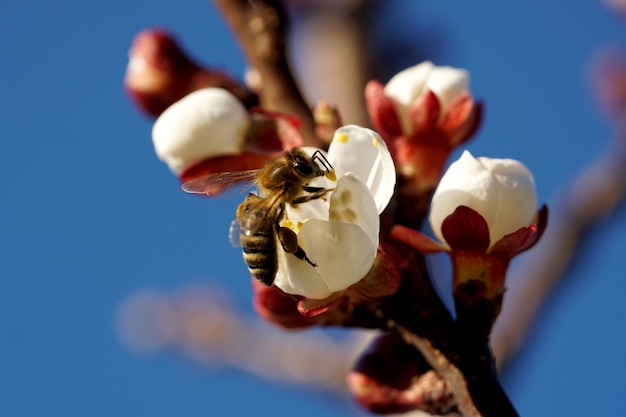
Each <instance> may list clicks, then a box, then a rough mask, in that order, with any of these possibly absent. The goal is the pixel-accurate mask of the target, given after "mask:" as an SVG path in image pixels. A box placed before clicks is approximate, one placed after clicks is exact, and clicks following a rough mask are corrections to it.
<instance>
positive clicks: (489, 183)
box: [429, 151, 537, 247]
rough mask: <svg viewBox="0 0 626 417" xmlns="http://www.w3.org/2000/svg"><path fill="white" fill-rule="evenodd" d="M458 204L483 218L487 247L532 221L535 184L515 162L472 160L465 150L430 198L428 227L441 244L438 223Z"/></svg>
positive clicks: (441, 236)
mask: <svg viewBox="0 0 626 417" xmlns="http://www.w3.org/2000/svg"><path fill="white" fill-rule="evenodd" d="M460 205H464V206H467V207H470V208H471V209H473V210H475V211H477V212H478V213H479V214H480V215H481V216H482V217H483V218H484V219H485V221H486V222H487V225H488V226H489V238H490V247H491V246H493V244H494V243H496V242H497V241H498V240H500V239H501V238H502V237H504V236H506V235H508V234H509V233H513V232H515V231H517V230H519V229H520V228H522V227H525V226H528V225H529V224H530V223H531V222H532V221H533V219H534V217H535V216H536V215H537V195H536V191H535V181H534V179H533V176H532V174H531V172H530V171H529V170H528V168H526V166H525V165H524V164H522V163H521V162H519V161H516V160H513V159H492V158H485V157H481V158H478V159H476V158H474V157H473V156H472V154H470V153H469V152H468V151H465V152H463V154H462V155H461V157H460V158H459V159H458V160H457V161H455V162H454V163H452V164H451V165H450V167H449V168H448V170H447V171H446V173H445V174H444V176H443V177H442V178H441V181H440V183H439V186H438V187H437V190H436V191H435V194H434V195H433V198H432V202H431V207H430V217H429V221H430V226H431V228H432V230H433V233H434V234H435V235H436V236H437V237H438V238H439V239H440V240H441V241H442V242H445V239H444V238H443V235H442V233H441V224H442V222H443V221H444V219H445V218H446V217H447V216H449V215H450V214H452V213H453V212H454V210H456V208H457V207H458V206H460Z"/></svg>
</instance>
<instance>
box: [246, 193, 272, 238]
mask: <svg viewBox="0 0 626 417" xmlns="http://www.w3.org/2000/svg"><path fill="white" fill-rule="evenodd" d="M252 196H254V195H248V197H247V199H248V200H250V199H251V197H252ZM254 197H255V198H254V200H252V201H247V202H244V203H242V204H244V206H243V209H242V210H241V212H239V213H238V216H237V219H238V220H239V226H240V227H241V231H242V233H243V234H244V235H246V236H252V235H254V234H256V233H257V232H258V231H259V229H261V227H262V226H263V224H264V223H265V222H266V221H272V222H274V221H275V219H268V217H271V216H272V215H270V213H274V211H275V210H276V209H277V208H276V204H277V203H278V202H279V201H280V197H281V195H280V193H276V194H274V195H273V196H271V197H268V198H260V197H256V196H254Z"/></svg>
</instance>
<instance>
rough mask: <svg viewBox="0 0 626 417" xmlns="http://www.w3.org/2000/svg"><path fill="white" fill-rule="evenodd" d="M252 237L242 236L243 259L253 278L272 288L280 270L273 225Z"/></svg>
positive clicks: (270, 224)
mask: <svg viewBox="0 0 626 417" xmlns="http://www.w3.org/2000/svg"><path fill="white" fill-rule="evenodd" d="M268 225H269V227H263V228H262V229H261V230H259V231H257V232H256V234H254V235H252V236H245V235H241V247H242V249H243V259H244V261H246V264H248V269H249V270H250V273H251V274H252V276H254V277H255V278H256V279H258V280H259V281H261V282H262V283H263V284H265V285H267V286H271V285H272V283H273V282H274V277H275V276H276V271H277V269H278V260H277V257H276V238H275V235H274V227H273V224H272V223H268Z"/></svg>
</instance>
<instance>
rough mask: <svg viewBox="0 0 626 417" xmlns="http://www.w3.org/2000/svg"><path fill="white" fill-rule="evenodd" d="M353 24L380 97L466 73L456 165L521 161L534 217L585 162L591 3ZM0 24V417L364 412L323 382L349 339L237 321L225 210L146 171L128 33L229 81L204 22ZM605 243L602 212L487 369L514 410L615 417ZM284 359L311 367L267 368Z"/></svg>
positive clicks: (391, 4)
mask: <svg viewBox="0 0 626 417" xmlns="http://www.w3.org/2000/svg"><path fill="white" fill-rule="evenodd" d="M374 7H375V9H374V10H373V11H372V12H370V13H369V14H368V15H367V16H366V17H365V18H366V19H368V20H366V22H367V25H366V26H365V27H366V28H367V30H366V33H365V35H366V37H367V41H368V42H369V44H370V45H371V48H372V54H374V56H376V59H375V60H373V61H369V62H368V63H367V64H368V65H372V70H374V71H375V73H377V74H379V77H381V81H386V78H388V77H390V76H391V75H392V74H393V73H394V72H396V71H398V70H400V69H402V68H404V67H406V66H410V65H414V64H416V63H418V62H420V61H422V60H423V59H430V60H432V61H434V62H435V63H436V64H439V65H452V66H456V67H461V68H466V69H468V70H469V72H470V74H471V90H472V93H473V95H474V97H477V98H479V99H482V100H483V101H484V102H485V105H486V117H485V118H484V121H483V124H482V128H481V129H480V131H479V133H478V135H477V136H476V137H475V139H473V140H472V141H471V142H470V143H469V144H468V145H467V148H468V149H469V150H470V151H471V152H472V153H473V154H474V155H476V156H490V157H510V158H515V159H519V160H521V161H523V162H524V163H525V164H526V165H527V166H528V167H529V168H530V169H531V170H532V171H533V172H534V174H535V178H536V182H537V187H538V194H539V200H540V201H547V202H548V203H549V202H550V201H551V199H553V198H554V196H555V195H558V193H559V190H561V189H562V187H563V186H564V184H565V183H567V181H569V179H570V178H572V177H573V176H575V175H576V174H577V172H578V171H580V170H581V169H582V168H583V167H585V166H586V165H587V164H588V163H590V162H591V161H592V159H593V158H594V157H595V156H596V155H598V154H600V153H601V152H602V151H603V150H604V149H605V148H606V147H607V144H608V142H609V141H610V139H611V137H612V135H613V128H612V127H611V124H610V123H609V122H608V121H607V120H606V119H605V118H603V117H602V115H601V113H600V112H599V111H598V110H597V109H596V106H595V105H594V102H593V99H592V94H591V92H590V87H589V85H590V83H589V65H590V62H591V60H592V58H593V57H594V56H596V54H597V53H598V52H599V51H600V50H601V49H603V48H605V47H606V46H608V45H614V46H617V47H622V48H623V47H624V45H625V44H626V42H625V41H626V36H625V32H624V21H623V20H621V19H620V18H619V17H618V15H617V14H615V13H611V12H610V11H609V9H608V8H607V7H606V6H605V5H603V4H602V3H601V2H600V1H590V2H568V4H567V6H564V5H563V4H562V3H559V2H541V1H538V0H531V1H526V2H521V3H520V2H513V3H510V2H497V1H486V2H457V1H452V0H421V1H412V0H386V1H384V2H379V4H377V5H375V6H374ZM351 18H354V16H348V17H347V19H351ZM359 18H363V16H360V17H359ZM0 22H1V24H0V51H2V58H1V61H0V98H1V104H0V129H1V131H0V132H1V133H0V137H1V140H2V153H1V155H2V162H3V166H4V167H5V168H4V169H3V175H2V176H1V177H0V187H1V189H0V192H1V199H2V200H1V201H2V204H1V212H2V216H1V217H0V221H1V228H0V416H2V417H4V416H6V417H31V416H40V415H46V416H48V417H56V416H59V417H61V416H92V417H98V416H103V417H104V416H118V417H123V416H152V417H158V416H174V415H177V416H186V417H193V416H208V415H235V416H243V415H251V414H253V413H254V414H258V415H265V414H269V413H273V414H274V415H279V416H281V415H292V414H293V413H298V415H299V416H300V417H308V416H318V415H325V416H329V417H332V416H347V415H355V416H356V415H362V414H364V412H363V411H361V410H360V409H359V407H358V406H357V405H355V404H353V402H352V400H351V399H350V398H349V397H348V396H347V395H346V393H345V392H344V391H342V388H341V386H342V384H341V378H342V375H341V372H339V371H342V370H344V369H348V367H349V366H348V365H349V363H347V362H346V361H347V360H349V359H350V358H353V357H354V355H355V354H356V353H358V351H359V350H360V349H362V346H363V345H364V344H365V341H364V340H363V336H361V335H358V334H356V332H347V331H341V330H336V329H335V330H330V331H328V330H326V331H322V330H309V331H306V332H301V333H285V332H282V331H279V330H277V329H274V328H272V327H271V326H270V325H268V324H264V323H261V322H260V320H258V319H256V318H255V317H254V313H253V311H252V308H251V306H250V299H251V294H252V292H251V289H250V281H249V276H248V272H247V268H246V266H245V264H244V262H243V261H242V259H241V253H240V251H239V250H237V249H234V248H232V247H231V246H230V245H229V243H228V227H229V225H230V222H231V220H232V218H233V217H234V210H235V207H236V205H237V203H238V202H239V199H238V198H232V199H217V200H206V199H204V200H203V199H200V198H195V197H193V196H190V195H187V194H185V193H183V192H182V191H180V189H179V182H178V179H177V178H176V177H175V176H174V175H172V174H171V173H170V172H169V171H168V169H167V167H166V166H165V165H164V164H162V163H161V162H160V161H159V160H158V159H157V158H156V156H155V154H154V150H153V147H152V143H151V138H150V130H151V125H152V120H151V119H149V118H147V117H145V116H143V115H142V114H140V113H139V112H138V111H137V110H136V109H135V108H134V106H133V105H132V104H131V102H130V101H129V100H128V98H127V96H126V94H125V92H124V90H123V88H122V82H123V77H124V71H125V67H126V64H127V52H128V49H129V47H130V44H131V42H132V39H133V37H134V36H135V34H136V33H137V32H139V31H140V30H142V29H145V28H148V27H154V26H160V27H166V28H169V29H170V30H171V31H172V32H173V33H174V34H175V35H176V36H177V37H178V39H179V40H181V42H182V43H183V44H184V45H185V48H186V49H187V51H189V52H190V53H191V55H193V56H194V57H196V58H197V59H198V60H200V61H202V62H204V63H207V64H209V65H212V66H217V67H220V68H223V69H226V70H228V71H230V72H232V73H233V74H234V75H236V76H237V77H239V78H242V77H243V73H244V69H245V62H244V58H243V56H242V55H241V53H240V51H239V49H238V46H237V44H236V41H235V39H234V38H233V37H232V36H231V34H230V31H229V29H228V28H227V27H226V25H225V23H224V22H223V21H222V20H221V17H220V15H219V14H218V12H217V10H216V9H215V8H214V7H213V5H212V4H210V3H209V2H206V1H196V2H186V3H184V4H183V3H178V6H177V5H176V4H175V3H174V2H166V1H161V0H157V1H150V2H148V1H143V0H135V1H120V0H111V1H107V2H96V3H94V2H79V1H72V0H60V1H57V2H52V3H50V2H42V1H36V2H30V3H24V2H4V3H3V4H2V5H0ZM297 27H298V26H296V28H297ZM303 33H306V32H300V35H302V34H303ZM299 42H303V41H302V39H300V40H299ZM328 48H329V50H332V44H329V45H328ZM322 51H323V48H322ZM294 52H295V56H296V57H297V58H299V59H310V57H307V56H299V53H301V52H300V51H299V50H298V48H294ZM303 55H306V54H304V53H303ZM318 59H319V60H322V61H323V60H324V56H323V55H322V54H321V53H320V54H318ZM300 66H301V67H302V71H303V74H304V75H303V77H304V76H307V72H306V68H307V62H306V61H303V62H300ZM308 76H312V75H311V74H308ZM385 77H386V78H385ZM305 78H306V77H305ZM310 85H314V84H313V82H312V84H310ZM310 88H313V87H310ZM311 95H312V96H314V95H315V92H314V91H313V92H311ZM459 152H460V150H459ZM625 231H626V212H625V210H624V208H623V206H622V207H620V208H619V209H618V210H617V211H616V212H615V213H614V214H613V215H612V216H611V217H607V218H605V219H600V220H598V221H597V222H596V223H594V227H593V228H592V229H590V231H589V232H588V233H587V234H586V235H585V236H584V241H583V245H582V248H581V249H582V250H581V251H580V252H578V255H577V257H576V259H575V261H574V262H573V264H572V265H571V267H570V268H569V270H568V272H567V274H566V277H565V279H564V281H562V282H561V283H560V284H559V286H558V287H557V289H556V292H555V295H554V296H553V297H552V298H550V299H549V302H548V303H547V304H546V305H545V306H544V307H543V308H542V309H541V310H540V313H539V314H540V316H539V319H538V321H537V322H536V323H535V325H534V327H533V332H532V334H531V336H530V337H529V338H528V339H527V340H526V343H525V345H524V349H523V350H522V351H521V354H520V356H518V357H517V358H516V359H515V360H514V361H513V362H511V363H510V364H509V367H508V368H507V369H506V370H505V374H504V376H503V382H504V385H505V388H506V390H507V392H508V393H509V395H510V397H511V399H512V401H513V403H514V404H515V405H516V407H517V408H518V411H519V412H520V414H521V415H526V416H531V415H532V416H536V417H537V416H539V417H540V416H555V415H567V416H589V415H614V414H615V410H616V409H617V408H616V407H617V406H618V404H619V403H618V401H619V400H620V399H621V398H622V397H623V395H624V394H625V393H626V382H624V378H623V372H624V370H625V369H626V355H624V352H626V325H625V324H624V323H625V322H624V320H623V316H624V314H625V313H626V306H625V303H624V302H623V294H625V293H626V280H624V279H623V272H622V270H623V264H622V263H621V261H622V260H623V258H624V254H626V233H624V232H625ZM535 250H541V249H540V247H538V248H536V249H535ZM519 262H524V259H519ZM518 275H520V276H523V273H522V274H518ZM505 304H506V300H505ZM216 323H217V324H216ZM224 329H227V330H228V331H227V332H226V333H223V332H224ZM221 332H222V333H221ZM277 346H278V347H277ZM302 358H305V359H302ZM290 361H291V362H290ZM298 361H300V362H303V363H305V365H306V364H307V363H308V364H310V365H313V366H309V367H307V366H303V367H302V369H296V370H294V369H293V366H289V364H292V365H293V364H294V363H297V362H298ZM337 364H343V367H344V368H337V367H336V365H337ZM333 367H334V368H333ZM315 368H320V369H322V370H321V371H319V374H313V369H315ZM329 368H333V369H334V372H330V371H332V370H333V369H330V370H329ZM285 369H290V370H291V371H292V372H293V374H286V373H285ZM325 372H327V373H325ZM268 378H269V380H270V381H272V382H270V383H268Z"/></svg>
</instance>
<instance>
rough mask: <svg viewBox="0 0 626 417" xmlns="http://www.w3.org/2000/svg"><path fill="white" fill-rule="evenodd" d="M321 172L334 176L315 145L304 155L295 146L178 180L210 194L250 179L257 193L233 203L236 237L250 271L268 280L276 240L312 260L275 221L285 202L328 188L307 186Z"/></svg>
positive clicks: (190, 189) (319, 194) (314, 195)
mask: <svg viewBox="0 0 626 417" xmlns="http://www.w3.org/2000/svg"><path fill="white" fill-rule="evenodd" d="M322 176H326V177H327V178H329V179H331V180H333V181H334V180H336V178H335V171H334V170H333V168H332V166H331V165H330V163H329V162H328V161H327V160H326V158H325V157H324V155H323V154H322V153H321V152H320V151H315V153H313V155H311V156H309V155H308V154H307V153H305V152H304V151H303V150H302V149H300V148H295V149H293V150H292V151H290V152H287V153H285V154H283V155H281V156H279V157H277V158H275V159H273V160H271V161H270V162H268V163H267V164H266V165H265V166H264V167H263V168H261V169H255V170H247V171H233V172H220V173H215V174H209V175H205V176H202V177H198V178H194V179H191V180H189V181H187V182H185V183H184V184H183V185H182V189H183V190H184V191H186V192H188V193H195V194H207V195H212V193H214V192H215V190H222V189H224V188H226V187H229V186H231V185H234V184H236V183H239V182H242V181H254V182H255V183H256V185H257V187H258V188H259V191H260V194H261V195H260V196H259V195H256V194H248V195H247V196H246V198H245V199H244V201H243V202H242V203H241V204H240V205H239V207H237V216H236V221H237V222H238V223H239V232H240V239H239V240H240V243H241V246H242V248H243V258H244V260H245V262H246V264H247V265H248V269H249V270H250V273H251V274H252V276H254V277H255V278H256V279H258V280H259V281H261V282H262V283H263V284H265V285H267V286H271V285H272V283H273V282H274V277H275V276H276V272H277V270H278V258H277V256H278V255H277V253H276V240H277V239H278V241H279V242H280V244H281V246H282V248H283V249H284V250H285V253H288V254H292V255H294V256H296V257H297V258H298V259H301V260H303V261H306V262H308V263H309V264H310V265H311V266H313V267H315V266H317V265H316V264H315V263H314V262H313V261H311V259H309V257H308V256H307V255H306V253H305V252H304V250H303V249H302V248H301V247H300V246H299V245H298V239H297V235H296V233H295V232H294V231H293V230H291V229H290V228H288V227H284V226H281V225H280V222H281V220H282V219H283V218H284V217H285V205H286V204H290V205H292V206H294V205H298V204H302V203H306V202H307V201H311V200H315V199H318V198H323V197H324V196H325V195H326V194H327V193H328V192H330V191H332V190H333V189H332V188H323V187H312V186H309V181H310V180H313V179H315V178H318V177H322Z"/></svg>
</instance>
